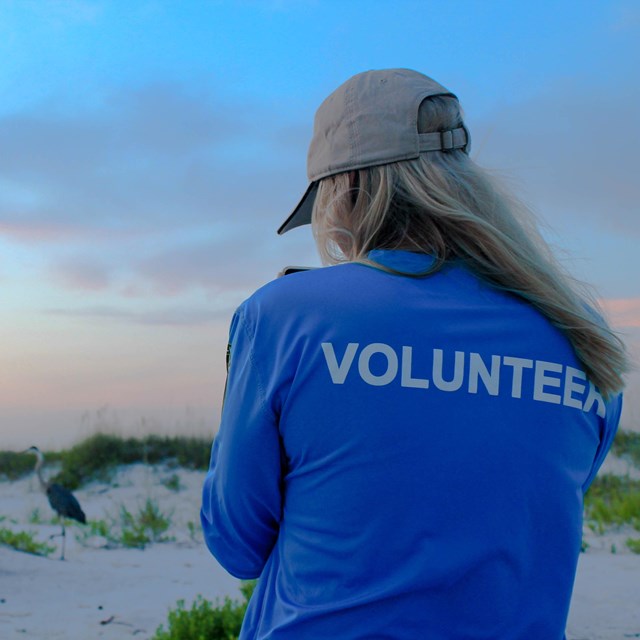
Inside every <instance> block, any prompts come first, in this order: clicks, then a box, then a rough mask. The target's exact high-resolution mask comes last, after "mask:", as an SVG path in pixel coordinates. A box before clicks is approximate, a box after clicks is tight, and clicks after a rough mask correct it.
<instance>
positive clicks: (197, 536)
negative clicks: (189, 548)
mask: <svg viewBox="0 0 640 640" xmlns="http://www.w3.org/2000/svg"><path fill="white" fill-rule="evenodd" d="M187 529H189V538H190V539H191V542H201V541H202V529H201V528H200V525H199V524H196V523H195V522H193V521H192V520H190V521H189V522H187Z"/></svg>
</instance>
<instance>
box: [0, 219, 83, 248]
mask: <svg viewBox="0 0 640 640" xmlns="http://www.w3.org/2000/svg"><path fill="white" fill-rule="evenodd" d="M82 233H83V231H82V229H81V228H80V227H74V226H72V225H63V224H55V223H52V224H45V223H42V222H0V236H5V237H7V238H11V239H12V240H18V241H19V242H26V243H34V242H35V243H39V242H59V241H64V240H69V239H73V238H77V237H78V236H80V235H82Z"/></svg>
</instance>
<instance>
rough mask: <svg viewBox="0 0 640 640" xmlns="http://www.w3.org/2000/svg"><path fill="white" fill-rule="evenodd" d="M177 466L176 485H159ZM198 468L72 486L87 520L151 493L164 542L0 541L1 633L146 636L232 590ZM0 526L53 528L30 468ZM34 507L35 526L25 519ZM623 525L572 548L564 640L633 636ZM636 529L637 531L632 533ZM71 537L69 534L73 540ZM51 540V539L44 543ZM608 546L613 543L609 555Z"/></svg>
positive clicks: (635, 601) (143, 470)
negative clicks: (206, 525) (175, 614)
mask: <svg viewBox="0 0 640 640" xmlns="http://www.w3.org/2000/svg"><path fill="white" fill-rule="evenodd" d="M607 464H608V467H607V470H610V471H615V472H619V473H626V472H630V473H632V474H635V473H637V470H633V469H631V468H630V467H629V465H628V464H627V463H625V462H624V461H617V460H615V459H611V460H610V461H609V462H608V463H607ZM174 474H177V475H178V477H179V480H180V489H179V490H178V491H175V490H171V489H169V488H167V487H166V486H164V485H163V484H162V481H163V480H164V481H167V480H170V479H171V478H172V476H173V475H174ZM202 480H203V474H202V473H201V472H193V471H186V470H176V469H170V468H168V467H165V466H158V467H149V466H144V465H131V466H129V467H124V468H122V469H120V470H119V471H118V472H117V473H116V474H115V476H114V477H113V478H112V481H111V482H110V483H109V484H104V483H93V484H91V485H89V486H87V487H85V488H83V489H79V490H78V491H76V492H74V493H75V495H76V496H77V498H78V500H79V501H80V503H81V505H82V507H83V509H84V510H85V512H86V514H87V517H88V518H89V519H104V518H105V514H108V515H111V516H113V517H115V516H117V514H118V513H119V510H120V507H121V505H125V506H126V507H127V509H129V510H130V511H132V512H135V511H137V510H138V509H139V508H140V507H142V506H144V504H145V501H146V500H147V498H150V499H152V500H154V501H155V502H156V503H157V504H158V505H159V506H160V508H161V510H162V511H163V512H164V513H167V514H170V517H171V522H172V526H171V528H170V529H169V530H168V531H167V532H166V533H167V535H169V536H171V537H172V538H174V539H173V540H172V541H170V542H161V543H155V544H151V545H149V546H147V547H146V548H145V549H144V550H140V549H124V548H112V545H110V544H109V542H108V541H107V540H106V539H105V538H101V537H100V536H89V537H87V536H85V535H82V532H83V531H86V528H84V529H83V527H82V526H81V525H74V526H72V527H69V529H68V535H67V551H66V558H67V559H66V560H65V561H64V562H62V561H60V560H59V559H58V552H56V553H54V554H52V555H51V556H49V557H41V556H34V555H30V554H26V553H21V552H18V551H15V550H13V549H10V548H8V547H3V546H0V638H2V639H3V640H13V639H14V638H16V639H18V638H28V639H42V640H54V639H58V638H60V639H63V638H64V639H65V640H91V639H93V638H109V639H114V640H115V639H117V638H132V637H134V638H138V639H140V640H144V639H147V638H151V637H152V636H153V634H154V632H155V631H156V629H157V628H158V626H159V625H160V624H163V623H166V620H167V612H168V610H169V608H170V607H175V604H176V602H177V600H179V599H183V600H185V601H186V603H187V605H190V604H191V602H192V601H193V600H194V599H195V597H196V596H197V595H198V594H201V595H203V596H204V597H205V598H207V599H210V600H214V599H215V598H216V597H222V596H224V595H231V596H232V597H239V592H238V585H239V582H238V580H236V579H235V578H233V577H231V576H230V575H229V574H227V573H226V572H225V571H224V569H222V568H221V567H220V566H219V565H218V564H217V562H216V561H215V559H214V558H212V557H211V556H210V554H209V553H208V552H207V550H206V549H205V548H204V545H203V543H202V541H201V538H200V537H199V529H198V528H197V523H198V510H199V498H200V486H201V483H202ZM0 505H1V507H0V516H5V519H4V520H3V521H2V522H1V523H0V526H5V527H9V528H12V529H14V530H23V529H25V530H28V531H33V532H35V533H36V534H37V537H38V539H39V540H43V541H48V537H49V536H50V535H51V534H53V533H58V532H59V531H60V528H59V527H58V526H57V525H56V524H52V523H51V522H50V518H51V516H52V512H51V510H50V507H49V505H48V503H47V501H46V498H45V496H44V495H43V494H42V493H40V490H39V488H38V484H37V481H36V480H35V478H34V476H30V477H28V478H24V479H21V480H18V481H14V482H8V481H4V482H0ZM35 510H38V514H39V517H40V520H42V521H44V522H41V523H39V524H31V523H30V522H29V520H30V519H33V516H34V512H35ZM633 533H634V532H632V531H631V530H622V531H617V532H610V533H607V534H606V535H604V536H596V535H595V534H593V533H592V532H590V531H588V530H585V537H586V539H587V541H588V543H589V545H590V546H589V548H588V549H587V551H586V553H583V554H581V557H580V563H579V567H578V574H577V577H576V585H575V589H574V597H573V602H572V607H571V613H570V616H569V623H568V627H567V638H568V640H600V639H607V640H623V639H627V638H640V555H634V554H632V553H631V552H630V551H629V550H628V549H626V547H625V545H624V540H625V539H626V538H627V537H629V536H630V535H633ZM635 535H636V537H638V535H637V532H636V534H635ZM77 538H78V539H77ZM51 542H52V543H54V544H56V545H58V544H59V538H55V539H54V540H52V541H51ZM612 548H613V549H614V550H615V551H616V552H615V553H612Z"/></svg>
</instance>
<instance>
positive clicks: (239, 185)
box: [0, 0, 640, 448]
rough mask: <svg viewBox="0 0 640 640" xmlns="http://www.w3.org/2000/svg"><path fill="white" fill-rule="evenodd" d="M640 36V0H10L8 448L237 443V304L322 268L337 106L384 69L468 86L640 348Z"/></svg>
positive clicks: (5, 83)
mask: <svg viewBox="0 0 640 640" xmlns="http://www.w3.org/2000/svg"><path fill="white" fill-rule="evenodd" d="M639 35H640V5H639V4H638V3H637V2H634V1H631V0H629V1H621V2H617V1H610V2H604V1H602V2H601V1H598V0H590V2H583V1H580V0H575V1H557V2H551V1H546V0H540V1H538V2H535V3H533V2H531V3H529V2H528V3H523V2H512V1H491V0H485V1H471V0H467V1H465V0H460V1H457V2H435V1H428V0H418V1H413V0H404V1H403V0H396V1H395V2H393V3H391V2H385V1H382V0H368V1H364V2H362V1H359V0H352V1H350V2H344V1H342V0H336V1H334V0H326V1H321V0H315V1H313V0H299V1H294V0H290V1H288V0H263V1H261V2H259V1H257V0H256V1H242V2H241V1H238V2H232V1H218V2H216V1H198V0H192V1H190V2H179V1H177V0H176V1H173V2H171V1H164V2H160V1H158V2H152V1H148V2H147V1H144V0H140V1H139V2H135V3H132V2H125V1H120V0H112V1H109V2H107V1H98V0H96V1H93V0H57V1H54V0H49V1H47V0H43V1H37V0H0V60H1V61H2V62H1V64H0V96H1V99H0V290H1V291H2V305H1V307H0V350H1V352H0V357H1V363H2V364H1V366H0V439H1V444H0V448H8V447H27V446H30V445H32V444H38V445H39V446H42V447H50V448H56V447H61V446H67V445H68V444H70V443H71V442H74V441H76V440H78V439H79V438H81V437H84V436H86V435H88V434H89V433H92V432H93V431H95V430H99V429H103V428H110V429H111V430H116V431H121V432H123V433H124V432H127V433H134V434H141V433H144V432H150V431H156V432H157V431H160V432H166V433H189V434H191V433H213V431H214V430H215V428H216V427H217V421H218V418H219V412H220V404H221V397H222V390H223V387H224V377H225V372H224V359H225V349H226V343H227V333H228V325H229V322H230V319H231V316H232V314H233V311H234V309H235V308H236V307H237V305H238V304H239V303H240V302H241V301H242V300H243V299H245V298H246V297H247V296H249V295H250V294H251V293H252V292H253V291H254V290H255V289H256V288H258V287H260V286H261V285H263V284H264V283H266V282H268V281H269V280H271V279H273V278H274V277H275V276H276V274H277V272H278V271H280V269H281V268H282V267H283V266H285V265H289V264H294V265H297V264H301V265H309V266H317V265H319V264H320V263H319V260H318V258H317V255H316V251H315V247H314V244H313V240H312V236H311V231H310V229H309V228H308V227H302V228H300V229H296V230H293V231H292V232H290V233H288V234H286V235H285V236H281V237H280V236H277V235H276V229H277V228H278V226H279V225H280V223H281V222H282V221H283V220H284V219H285V218H286V217H287V215H288V213H289V212H290V210H291V209H292V207H293V206H294V205H295V204H296V202H297V200H298V198H299V197H300V196H301V194H302V193H303V191H304V189H305V188H306V186H307V177H306V168H305V163H306V150H307V145H308V142H309V140H310V136H311V130H312V123H313V115H314V113H315V110H316V108H317V107H318V105H319V104H320V102H321V101H322V100H323V99H324V98H325V97H326V96H327V95H328V94H329V93H330V92H331V91H333V89H335V88H336V87H337V86H338V85H339V84H341V83H342V82H344V81H345V80H346V79H347V78H349V77H350V76H351V75H353V74H355V73H358V72H361V71H364V70H367V69H376V68H391V67H408V68H413V69H416V70H418V71H421V72H423V73H426V74H428V75H430V76H432V77H434V78H435V79H437V80H438V81H439V82H441V83H442V84H444V85H445V86H447V87H448V88H449V89H451V90H452V91H454V92H455V93H456V94H457V95H458V97H459V98H460V101H461V103H462V105H463V108H464V110H465V113H466V121H467V125H468V127H469V129H470V130H471V136H472V141H473V142H472V152H471V155H472V157H473V158H474V159H475V160H476V161H477V162H478V163H479V164H481V165H483V166H485V167H487V168H488V169H489V170H491V171H492V172H493V173H494V174H496V175H498V176H500V177H501V178H502V179H503V180H505V181H506V182H507V183H508V184H509V186H510V187H511V188H512V189H513V190H514V191H515V192H516V193H517V194H518V195H519V196H520V197H521V198H522V199H523V200H525V202H527V203H528V204H529V205H530V206H531V207H532V208H533V209H534V210H535V211H536V213H537V215H538V216H539V220H540V223H541V225H542V228H543V233H544V235H545V237H546V238H547V240H548V241H549V242H550V243H551V244H552V246H553V247H554V250H555V251H557V253H558V255H559V256H560V257H561V260H562V262H563V264H564V265H565V266H566V268H567V269H568V270H569V271H570V272H571V273H572V274H573V275H575V276H576V277H577V278H579V279H581V280H584V281H586V282H588V283H590V284H591V285H593V286H594V288H595V291H596V294H597V296H598V298H599V299H600V300H601V302H602V305H603V307H604V308H605V309H606V310H607V312H608V313H609V318H610V320H611V322H612V323H613V324H614V326H615V327H616V329H617V330H619V331H620V332H621V334H622V335H623V337H624V339H625V341H626V342H627V344H628V346H629V349H630V350H631V352H632V355H633V357H634V358H635V359H636V360H637V359H638V358H639V356H640V277H639V275H640V252H639V251H638V246H639V241H640V215H638V214H639V211H638V209H639V204H638V203H639V202H640V180H638V173H639V172H638V169H639V166H638V160H637V149H638V145H639V144H640V125H639V124H638V118H637V116H638V113H639V112H640V83H639V82H638V81H637V78H638V71H637V69H638V68H639V67H640V44H639V43H640V37H639ZM627 388H628V391H627V394H626V399H625V412H624V416H623V426H625V427H627V428H636V429H640V401H639V399H638V398H639V397H640V393H639V392H640V376H639V375H638V373H637V372H635V373H632V374H631V376H630V377H629V381H628V387H627Z"/></svg>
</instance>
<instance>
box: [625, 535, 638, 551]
mask: <svg viewBox="0 0 640 640" xmlns="http://www.w3.org/2000/svg"><path fill="white" fill-rule="evenodd" d="M626 544H627V547H629V549H631V551H633V553H640V538H629V539H628V540H627V543H626Z"/></svg>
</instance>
